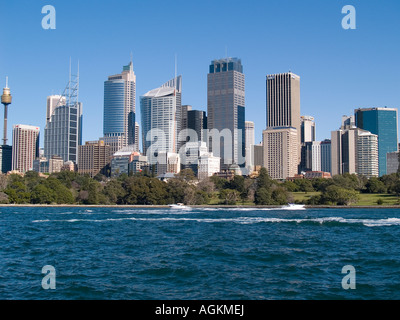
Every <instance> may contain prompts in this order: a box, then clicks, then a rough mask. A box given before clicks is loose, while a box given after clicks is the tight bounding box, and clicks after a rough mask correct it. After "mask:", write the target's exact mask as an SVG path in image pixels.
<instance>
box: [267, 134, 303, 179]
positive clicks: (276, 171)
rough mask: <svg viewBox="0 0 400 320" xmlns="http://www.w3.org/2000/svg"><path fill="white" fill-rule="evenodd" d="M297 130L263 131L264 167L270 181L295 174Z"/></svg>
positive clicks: (296, 164)
mask: <svg viewBox="0 0 400 320" xmlns="http://www.w3.org/2000/svg"><path fill="white" fill-rule="evenodd" d="M298 150H299V148H298V136H297V130H296V129H295V128H291V127H282V128H270V129H267V130H264V131H263V154H264V159H263V161H264V167H265V168H266V169H267V171H268V173H269V175H270V176H271V178H272V179H276V180H284V179H286V178H288V177H294V175H295V174H297V166H298V154H297V152H298Z"/></svg>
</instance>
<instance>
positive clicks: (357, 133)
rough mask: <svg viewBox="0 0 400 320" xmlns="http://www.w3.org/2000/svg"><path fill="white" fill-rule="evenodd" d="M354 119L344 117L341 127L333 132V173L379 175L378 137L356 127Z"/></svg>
mask: <svg viewBox="0 0 400 320" xmlns="http://www.w3.org/2000/svg"><path fill="white" fill-rule="evenodd" d="M353 119H354V117H347V118H345V117H344V118H343V119H342V126H341V128H340V129H339V130H336V131H332V133H331V172H332V175H338V174H344V173H350V174H358V175H363V176H366V177H377V176H378V173H379V169H378V168H379V167H378V152H377V150H378V137H377V135H375V134H372V133H371V132H369V131H366V130H362V129H360V128H357V127H355V126H354V122H353Z"/></svg>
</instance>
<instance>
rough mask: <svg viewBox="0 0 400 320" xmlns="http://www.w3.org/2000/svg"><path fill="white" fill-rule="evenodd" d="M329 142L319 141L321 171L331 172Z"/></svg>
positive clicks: (326, 140)
mask: <svg viewBox="0 0 400 320" xmlns="http://www.w3.org/2000/svg"><path fill="white" fill-rule="evenodd" d="M331 170H332V169H331V140H328V139H325V140H324V141H321V171H323V172H331Z"/></svg>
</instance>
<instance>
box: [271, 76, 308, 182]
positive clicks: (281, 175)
mask: <svg viewBox="0 0 400 320" xmlns="http://www.w3.org/2000/svg"><path fill="white" fill-rule="evenodd" d="M266 96H267V106H266V110H267V128H266V130H265V131H264V132H263V147H264V150H263V152H264V165H265V166H266V168H267V170H269V171H270V175H271V177H273V178H274V179H286V178H287V177H292V176H294V174H296V173H297V171H298V166H299V164H300V160H301V153H300V146H301V125H300V77H299V76H297V75H295V74H294V73H291V72H289V73H283V74H271V75H267V80H266Z"/></svg>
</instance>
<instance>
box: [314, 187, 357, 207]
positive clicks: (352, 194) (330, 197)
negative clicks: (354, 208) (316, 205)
mask: <svg viewBox="0 0 400 320" xmlns="http://www.w3.org/2000/svg"><path fill="white" fill-rule="evenodd" d="M358 199H359V195H358V192H357V191H355V190H349V189H345V188H341V187H338V186H336V185H333V186H329V187H328V188H327V189H326V191H325V192H324V193H323V194H322V196H321V202H322V203H323V204H329V203H330V204H336V205H350V204H352V203H356V202H357V201H358Z"/></svg>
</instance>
